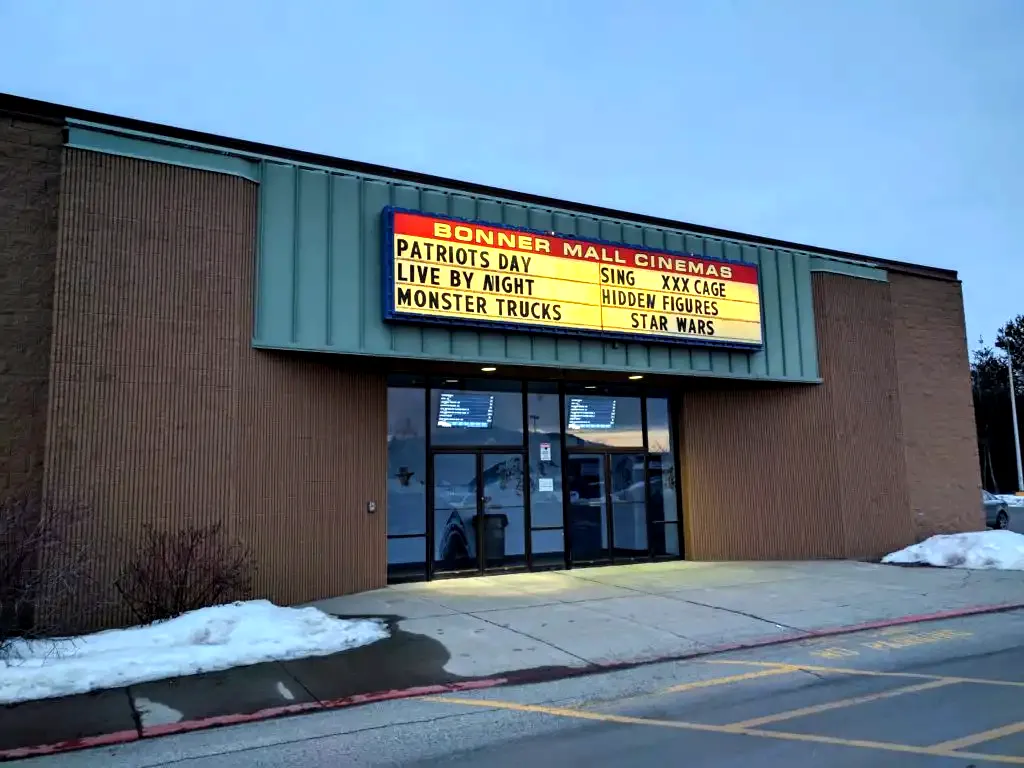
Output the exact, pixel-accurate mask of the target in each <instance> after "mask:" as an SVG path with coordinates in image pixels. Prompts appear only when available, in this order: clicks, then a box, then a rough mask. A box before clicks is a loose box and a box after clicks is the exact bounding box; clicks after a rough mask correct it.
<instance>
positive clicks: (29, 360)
mask: <svg viewBox="0 0 1024 768" xmlns="http://www.w3.org/2000/svg"><path fill="white" fill-rule="evenodd" d="M61 145H62V134H61V128H60V127H59V126H55V125H47V124H42V123H32V122H26V121H24V120H20V119H13V118H10V117H6V116H0V498H5V497H8V496H15V497H20V498H22V499H26V500H29V501H32V502H37V501H38V500H39V499H40V496H41V494H42V485H43V462H44V448H45V442H46V398H47V389H48V381H49V370H50V328H51V317H52V313H53V268H54V261H55V257H56V252H57V206H58V197H59V195H58V193H59V189H60V164H61Z"/></svg>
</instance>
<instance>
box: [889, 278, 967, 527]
mask: <svg viewBox="0 0 1024 768" xmlns="http://www.w3.org/2000/svg"><path fill="white" fill-rule="evenodd" d="M890 280H891V289H892V297H893V307H894V327H895V332H896V354H897V361H898V365H899V385H900V403H901V411H902V419H903V429H904V434H905V438H904V453H905V456H906V464H907V479H908V486H909V489H910V502H911V510H912V520H913V524H914V530H915V533H916V536H917V538H918V539H924V538H927V537H928V536H931V535H932V534H936V533H953V532H958V531H970V530H979V529H981V528H983V527H984V514H983V512H982V509H981V472H980V470H979V467H978V443H977V433H976V432H975V426H974V402H973V400H972V398H971V377H970V362H969V359H968V356H967V331H966V328H965V324H964V301H963V294H962V292H961V289H960V284H959V283H953V282H946V281H941V280H932V279H928V278H924V277H912V276H908V275H901V274H893V275H892V276H891V278H890Z"/></svg>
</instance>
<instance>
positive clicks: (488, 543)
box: [476, 513, 508, 564]
mask: <svg viewBox="0 0 1024 768" xmlns="http://www.w3.org/2000/svg"><path fill="white" fill-rule="evenodd" d="M476 520H477V525H480V524H481V521H482V523H483V527H484V530H483V549H484V558H486V560H487V562H488V563H491V564H495V563H500V562H502V561H504V559H505V529H506V528H507V527H508V515H505V514H500V513H499V514H485V515H483V516H482V517H480V516H478V517H477V518H476Z"/></svg>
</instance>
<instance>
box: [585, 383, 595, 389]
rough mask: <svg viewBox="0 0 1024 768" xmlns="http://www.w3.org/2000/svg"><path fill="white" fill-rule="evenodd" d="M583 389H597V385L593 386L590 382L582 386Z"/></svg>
mask: <svg viewBox="0 0 1024 768" xmlns="http://www.w3.org/2000/svg"><path fill="white" fill-rule="evenodd" d="M584 389H597V387H596V386H594V385H593V384H590V385H588V386H586V387H584Z"/></svg>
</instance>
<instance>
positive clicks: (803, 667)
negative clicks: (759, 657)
mask: <svg viewBox="0 0 1024 768" xmlns="http://www.w3.org/2000/svg"><path fill="white" fill-rule="evenodd" d="M704 663H705V664H733V665H736V666H745V667H764V668H768V669H793V670H799V671H802V672H823V673H826V674H827V673H829V672H831V673H833V674H837V675H864V676H865V677H901V678H905V679H908V680H946V681H948V682H950V683H974V684H976V685H1001V686H1004V687H1007V688H1024V682H1019V681H1016V680H993V679H990V678H983V677H950V676H948V675H925V674H921V673H918V672H878V671H876V670H873V669H851V668H846V667H819V666H815V665H814V664H782V663H776V662H772V661H738V660H733V659H708V660H707V661H705V662H704Z"/></svg>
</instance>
